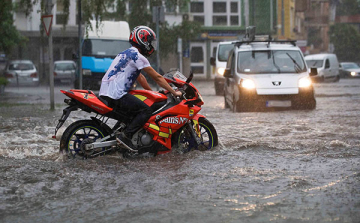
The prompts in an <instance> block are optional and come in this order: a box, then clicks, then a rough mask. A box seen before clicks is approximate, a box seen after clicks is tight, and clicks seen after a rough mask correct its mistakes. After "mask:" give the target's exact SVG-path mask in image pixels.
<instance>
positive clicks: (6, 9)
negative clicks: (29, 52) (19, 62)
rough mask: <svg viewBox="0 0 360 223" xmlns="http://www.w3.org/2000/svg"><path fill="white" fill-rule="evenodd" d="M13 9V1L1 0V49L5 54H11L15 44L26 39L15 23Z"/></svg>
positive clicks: (21, 42)
mask: <svg viewBox="0 0 360 223" xmlns="http://www.w3.org/2000/svg"><path fill="white" fill-rule="evenodd" d="M12 11H13V5H12V2H11V1H0V37H1V38H0V51H2V52H4V53H5V54H9V53H10V52H11V50H12V48H13V47H14V46H15V45H17V44H19V43H20V44H24V43H25V41H26V38H25V37H23V36H22V35H21V34H20V33H19V32H18V31H17V29H16V27H15V26H14V25H13V23H14V20H13V16H12Z"/></svg>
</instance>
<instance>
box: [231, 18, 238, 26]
mask: <svg viewBox="0 0 360 223" xmlns="http://www.w3.org/2000/svg"><path fill="white" fill-rule="evenodd" d="M230 25H231V26H238V25H239V16H237V15H232V16H230Z"/></svg>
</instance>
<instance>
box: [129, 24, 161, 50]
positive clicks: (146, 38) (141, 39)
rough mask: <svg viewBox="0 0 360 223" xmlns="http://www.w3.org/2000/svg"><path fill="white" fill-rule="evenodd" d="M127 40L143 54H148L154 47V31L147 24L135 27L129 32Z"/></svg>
mask: <svg viewBox="0 0 360 223" xmlns="http://www.w3.org/2000/svg"><path fill="white" fill-rule="evenodd" d="M129 42H130V43H131V45H133V46H136V47H138V48H140V50H141V53H142V54H144V55H145V56H150V55H151V54H152V53H153V52H154V51H155V49H156V35H155V32H154V31H153V30H152V29H150V28H149V27H147V26H137V27H135V28H134V29H133V31H131V33H130V37H129Z"/></svg>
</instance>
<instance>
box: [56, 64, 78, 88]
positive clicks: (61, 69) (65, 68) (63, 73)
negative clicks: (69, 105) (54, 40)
mask: <svg viewBox="0 0 360 223" xmlns="http://www.w3.org/2000/svg"><path fill="white" fill-rule="evenodd" d="M75 74H76V63H75V62H74V61H72V60H59V61H55V62H54V81H55V82H60V83H71V84H73V83H74V81H75Z"/></svg>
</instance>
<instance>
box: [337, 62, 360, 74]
mask: <svg viewBox="0 0 360 223" xmlns="http://www.w3.org/2000/svg"><path fill="white" fill-rule="evenodd" d="M340 77H341V78H349V77H360V66H359V65H358V64H357V63H354V62H341V63H340Z"/></svg>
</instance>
